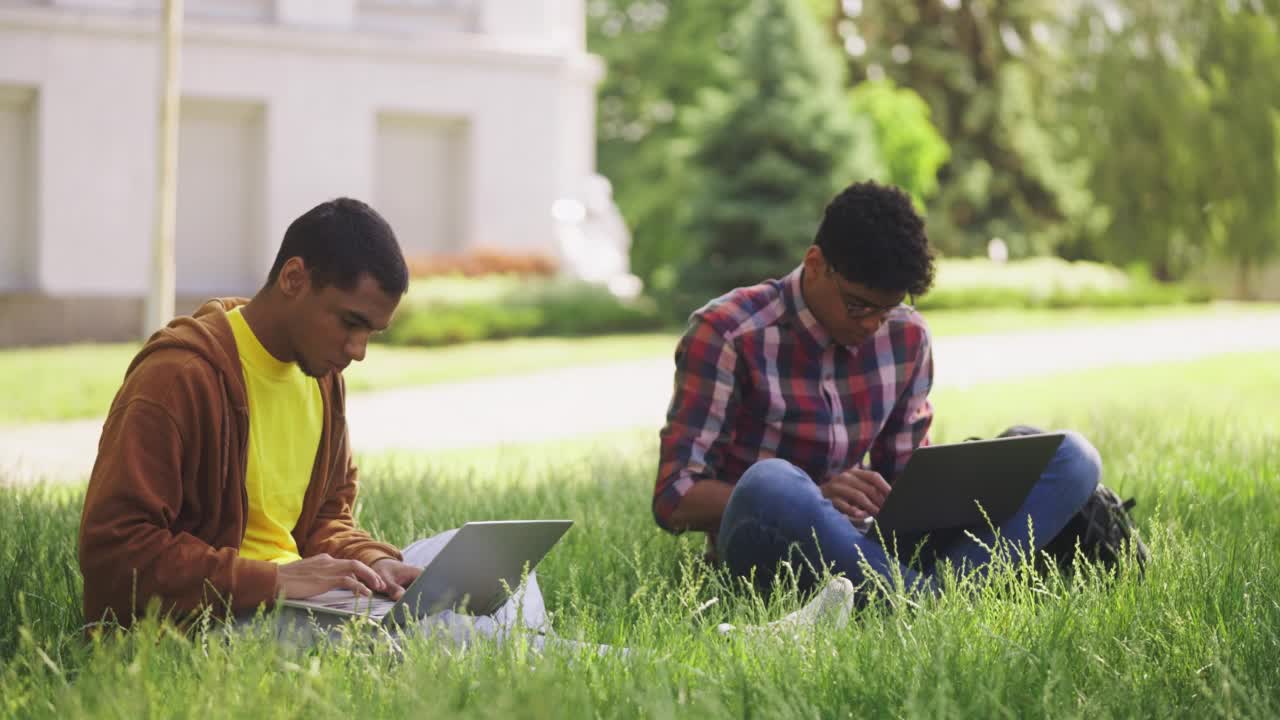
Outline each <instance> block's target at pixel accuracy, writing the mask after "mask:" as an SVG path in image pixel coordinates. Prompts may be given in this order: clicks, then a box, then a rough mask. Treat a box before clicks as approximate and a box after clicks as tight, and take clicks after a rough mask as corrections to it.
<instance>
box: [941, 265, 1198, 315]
mask: <svg viewBox="0 0 1280 720" xmlns="http://www.w3.org/2000/svg"><path fill="white" fill-rule="evenodd" d="M1211 299H1212V294H1211V293H1210V292H1209V290H1208V289H1207V288H1205V287H1202V286H1198V285H1189V284H1180V285H1179V284H1167V283H1160V282H1157V281H1155V280H1153V279H1152V278H1151V275H1150V273H1148V272H1146V271H1145V269H1143V268H1142V267H1140V266H1136V267H1134V268H1131V269H1130V270H1129V271H1127V272H1126V271H1124V270H1121V269H1119V268H1115V267H1112V266H1110V265H1103V264H1101V263H1094V262H1083V261H1081V262H1068V261H1066V260H1062V259H1060V258H1054V257H1042V258H1030V259H1027V260H1015V261H1013V262H1009V263H1003V264H998V263H994V262H991V261H989V260H985V259H979V258H961V259H943V260H939V262H938V276H937V282H936V283H935V285H934V289H933V290H931V291H930V292H929V294H927V295H925V296H923V297H921V298H918V299H917V301H916V306H917V307H919V308H920V309H922V310H930V309H938V310H941V309H965V308H978V307H1010V308H1018V307H1025V308H1071V307H1140V306H1145V305H1172V304H1178V303H1192V302H1207V301H1209V300H1211Z"/></svg>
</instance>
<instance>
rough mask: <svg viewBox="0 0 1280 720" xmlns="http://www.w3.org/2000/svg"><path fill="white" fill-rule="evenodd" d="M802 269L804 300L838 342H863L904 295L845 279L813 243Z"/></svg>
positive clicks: (842, 343)
mask: <svg viewBox="0 0 1280 720" xmlns="http://www.w3.org/2000/svg"><path fill="white" fill-rule="evenodd" d="M804 268H805V273H804V285H805V301H806V302H807V303H809V309H810V310H812V311H813V315H814V317H815V318H817V320H818V323H819V324H821V325H822V327H823V328H824V329H826V331H827V333H828V334H829V335H831V337H832V339H834V340H835V341H836V342H838V343H840V344H841V345H849V346H853V345H860V344H862V343H863V342H864V341H865V340H866V339H867V338H869V337H871V336H872V335H874V334H875V333H876V331H877V330H879V329H880V326H881V325H883V324H884V321H885V318H886V317H887V316H888V314H889V312H890V311H891V310H893V308H895V307H897V306H898V305H899V304H900V303H901V302H902V301H903V300H904V299H906V296H907V294H906V293H905V292H887V291H884V290H875V289H872V288H869V287H867V286H866V285H863V284H861V283H855V282H850V281H849V280H846V279H845V278H844V277H843V276H841V275H840V273H838V272H836V271H835V269H834V268H832V267H831V265H830V264H828V263H827V261H826V258H824V257H823V255H822V250H821V249H819V248H818V246H816V245H813V246H810V247H809V251H808V252H807V253H805V257H804Z"/></svg>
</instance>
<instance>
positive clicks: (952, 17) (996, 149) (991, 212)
mask: <svg viewBox="0 0 1280 720" xmlns="http://www.w3.org/2000/svg"><path fill="white" fill-rule="evenodd" d="M810 2H811V4H812V3H816V2H818V0H810ZM830 6H831V9H830V10H829V11H827V12H826V13H824V15H825V16H826V17H829V18H831V19H830V21H829V22H830V27H831V29H832V31H833V32H835V33H836V34H837V35H838V36H839V39H840V41H841V42H842V44H843V46H844V49H845V51H846V54H847V56H848V58H849V64H850V67H851V70H852V74H851V77H852V80H853V81H854V82H855V83H856V82H861V81H862V80H864V79H870V80H877V79H879V78H881V77H887V78H890V79H892V80H893V81H894V82H896V83H897V84H898V85H900V86H903V87H906V88H910V89H912V90H914V91H915V92H917V93H919V94H920V96H921V97H922V98H924V100H925V102H926V103H928V105H929V108H930V109H931V111H932V119H933V122H934V123H935V124H936V125H937V127H938V128H939V130H940V131H941V133H942V135H943V137H944V138H945V139H946V141H947V143H948V144H949V145H950V149H951V152H950V160H949V162H948V163H947V164H946V165H945V166H943V168H942V169H941V171H940V176H939V192H938V195H937V197H936V198H935V199H934V200H933V201H932V202H931V203H930V207H929V227H930V237H931V238H932V239H933V240H934V242H935V243H937V244H938V245H939V246H940V247H941V248H942V249H943V250H944V251H945V252H949V253H954V254H973V253H977V252H981V250H982V249H983V248H984V247H985V245H986V243H987V241H988V240H990V239H991V238H993V237H1002V238H1003V239H1004V240H1005V241H1006V242H1007V243H1008V244H1009V247H1010V249H1011V251H1012V252H1013V253H1014V254H1015V255H1025V254H1031V253H1039V252H1046V251H1048V250H1051V249H1053V248H1054V247H1056V246H1057V245H1058V244H1060V243H1061V242H1062V241H1063V240H1064V239H1066V238H1067V237H1069V235H1070V232H1071V227H1072V222H1073V221H1074V219H1075V218H1076V217H1077V216H1079V215H1081V214H1082V213H1084V212H1085V211H1086V210H1087V204H1088V196H1087V195H1086V194H1084V193H1082V192H1081V188H1082V186H1083V184H1084V180H1085V173H1084V169H1083V168H1082V167H1081V166H1080V164H1079V163H1078V162H1076V161H1074V160H1073V159H1071V158H1069V157H1067V156H1066V155H1065V154H1064V153H1063V152H1062V148H1061V145H1060V144H1059V143H1058V141H1057V137H1056V133H1057V125H1058V124H1059V123H1061V122H1062V119H1061V118H1060V117H1059V113H1058V110H1057V109H1056V108H1055V103H1054V97H1053V95H1052V92H1051V86H1050V82H1049V81H1050V79H1051V77H1052V69H1051V68H1050V60H1051V58H1050V57H1049V56H1048V55H1047V53H1046V52H1045V45H1046V40H1047V38H1048V37H1049V35H1050V34H1051V30H1052V27H1053V26H1054V24H1055V21H1056V18H1057V15H1056V14H1055V5H1054V3H1052V2H1050V0H982V1H977V0H974V1H966V2H959V1H958V0H863V2H856V3H848V2H841V0H830ZM819 12H820V13H821V12H822V10H821V7H819Z"/></svg>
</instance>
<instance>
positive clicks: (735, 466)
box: [653, 268, 933, 530]
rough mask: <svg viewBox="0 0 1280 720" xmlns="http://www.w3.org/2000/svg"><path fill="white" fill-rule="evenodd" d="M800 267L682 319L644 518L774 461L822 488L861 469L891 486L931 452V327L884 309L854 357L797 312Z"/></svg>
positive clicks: (665, 514)
mask: <svg viewBox="0 0 1280 720" xmlns="http://www.w3.org/2000/svg"><path fill="white" fill-rule="evenodd" d="M800 272H801V268H796V269H795V270H794V271H792V272H791V273H790V274H788V275H787V276H786V277H784V278H782V279H780V280H770V281H768V282H765V283H762V284H760V285H755V286H753V287H748V288H739V289H737V290H734V291H733V292H730V293H729V294H727V295H724V296H722V297H719V298H717V299H715V300H713V301H711V302H710V303H708V304H707V305H706V306H705V307H703V308H702V309H700V310H698V311H697V312H695V313H694V314H693V316H692V317H691V318H690V323H689V329H688V330H687V331H686V332H685V334H684V337H682V338H681V339H680V344H679V346H678V347H677V348H676V355H675V363H676V374H675V391H674V393H673V395H672V398H671V406H670V408H669V409H668V410H667V423H666V426H665V427H664V428H663V429H662V434H661V457H660V461H659V465H658V479H657V487H656V488H655V489H654V494H653V515H654V518H655V519H656V520H657V522H658V525H660V526H662V527H663V528H664V529H667V530H671V529H672V528H671V525H670V518H671V513H672V512H674V511H675V508H676V506H677V505H678V504H679V503H680V500H681V498H683V497H684V495H685V494H686V493H687V492H689V489H690V488H692V487H693V485H694V483H696V482H699V481H701V480H708V479H712V478H715V479H718V480H723V481H726V482H729V483H736V482H737V481H738V478H739V477H741V476H742V474H743V473H744V472H746V470H747V468H749V467H751V465H752V464H754V463H755V462H757V461H759V460H764V459H767V458H774V457H779V458H783V459H785V460H788V461H790V462H791V463H793V464H795V465H796V466H797V467H799V468H801V469H802V470H804V471H805V472H807V473H808V474H809V477H810V478H813V480H814V481H815V482H825V481H826V479H827V478H828V477H829V476H830V475H832V474H835V473H839V472H842V471H844V470H847V469H849V468H851V467H855V466H857V467H861V466H863V460H864V457H865V456H867V454H868V453H870V466H871V467H872V468H873V469H875V470H876V471H877V472H879V473H880V474H881V475H883V476H884V478H885V480H887V481H888V482H890V483H892V482H893V479H894V477H896V476H897V474H898V473H899V472H900V471H901V470H902V468H903V467H904V466H905V465H906V463H907V460H908V458H910V457H911V453H912V451H914V450H915V448H917V447H919V446H920V445H927V444H928V442H929V426H930V424H931V423H932V421H933V408H932V406H931V405H930V404H929V389H930V387H931V386H932V384H933V361H932V353H931V350H930V342H929V329H928V326H926V325H925V322H924V319H923V318H921V317H920V315H919V314H918V313H916V311H915V310H914V309H912V308H909V307H907V306H905V305H904V306H900V307H898V308H895V309H894V310H892V311H891V312H890V313H889V314H888V316H887V318H886V321H885V323H884V324H883V325H882V326H881V327H880V329H879V331H878V332H876V333H875V334H874V335H872V336H871V337H869V338H867V339H866V340H865V341H864V342H862V343H861V344H860V345H858V346H856V347H847V346H844V345H840V344H838V343H836V342H834V341H833V340H832V339H831V336H830V335H828V334H827V332H826V330H825V329H823V327H822V326H821V325H820V324H819V323H818V321H817V319H816V318H815V317H814V315H813V312H812V311H811V310H810V309H809V308H808V307H807V306H806V305H805V301H804V297H803V295H802V293H801V292H800Z"/></svg>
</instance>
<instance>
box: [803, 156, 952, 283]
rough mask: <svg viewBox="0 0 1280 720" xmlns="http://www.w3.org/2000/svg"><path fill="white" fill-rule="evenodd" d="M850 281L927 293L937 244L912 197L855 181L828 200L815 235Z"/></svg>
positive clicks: (824, 252)
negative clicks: (929, 236)
mask: <svg viewBox="0 0 1280 720" xmlns="http://www.w3.org/2000/svg"><path fill="white" fill-rule="evenodd" d="M814 244H816V245H817V246H818V247H819V248H821V249H822V255H823V257H825V258H826V260H827V264H828V265H830V266H831V267H832V268H833V269H834V270H835V271H836V272H838V273H840V275H841V276H843V277H844V278H845V279H846V280H848V281H850V282H856V283H860V284H862V285H866V286H867V287H869V288H872V289H875V290H883V291H886V292H905V293H907V294H909V295H911V296H913V297H914V296H918V295H923V294H925V293H926V292H928V291H929V288H930V287H931V286H932V285H933V272H934V270H933V248H932V247H930V245H929V238H928V236H926V235H925V232H924V219H923V218H921V217H920V215H919V214H918V213H917V212H916V209H915V206H913V205H912V204H911V198H910V197H909V196H908V195H907V194H906V193H904V192H903V191H902V190H899V189H898V188H896V187H893V186H892V185H881V184H879V183H876V182H874V181H868V182H858V183H854V184H852V185H850V186H849V187H847V188H845V189H844V190H843V191H841V192H840V194H839V195H836V196H835V198H833V199H832V200H831V202H830V203H828V204H827V209H826V212H825V213H823V216H822V224H820V225H819V226H818V236H817V238H816V239H815V240H814Z"/></svg>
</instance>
